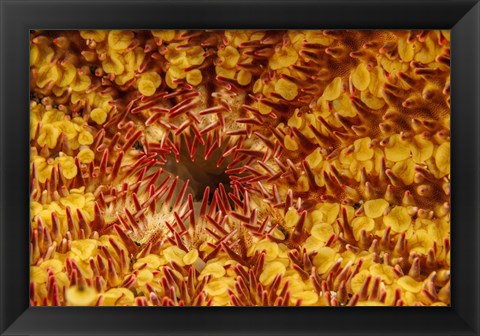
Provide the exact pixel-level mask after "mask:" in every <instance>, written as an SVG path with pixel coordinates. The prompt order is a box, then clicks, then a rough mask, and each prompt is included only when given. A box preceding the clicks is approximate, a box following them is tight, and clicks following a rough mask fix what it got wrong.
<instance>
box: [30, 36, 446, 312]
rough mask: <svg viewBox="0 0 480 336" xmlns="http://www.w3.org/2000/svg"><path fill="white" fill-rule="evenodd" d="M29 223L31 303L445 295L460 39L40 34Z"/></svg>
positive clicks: (333, 300)
mask: <svg viewBox="0 0 480 336" xmlns="http://www.w3.org/2000/svg"><path fill="white" fill-rule="evenodd" d="M30 218H31V222H30V266H29V267H30V305H31V306H449V305H450V32H449V31H446V30H408V31H404V30H188V31H187V30H158V31H146V30H111V31H108V30H88V31H81V30H78V31H74V30H68V31H62V30H32V31H31V32H30ZM25 267H27V265H25Z"/></svg>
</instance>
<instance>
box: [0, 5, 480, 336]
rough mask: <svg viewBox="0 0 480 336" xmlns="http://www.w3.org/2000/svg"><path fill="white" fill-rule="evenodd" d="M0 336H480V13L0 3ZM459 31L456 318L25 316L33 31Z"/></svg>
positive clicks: (331, 311)
mask: <svg viewBox="0 0 480 336" xmlns="http://www.w3.org/2000/svg"><path fill="white" fill-rule="evenodd" d="M0 22H1V47H0V50H1V59H0V60H1V64H0V66H1V68H0V79H1V82H0V85H1V91H0V92H1V96H0V104H1V105H0V106H1V112H0V230H1V231H0V239H1V242H0V253H1V255H0V332H1V333H2V335H130V334H138V335H154V334H155V335H164V334H165V335H167V334H168V335H177V334H182V335H187V334H188V335H190V334H192V335H257V334H258V335H307V334H338V335H347V334H348V335H354V334H369V335H374V334H375V335H376V334H378V335H380V334H382V335H388V334H396V335H403V334H409V335H479V332H480V331H479V330H480V328H479V323H480V322H479V319H478V317H479V316H480V314H479V301H480V300H479V299H480V291H479V283H480V278H479V270H480V267H479V266H480V265H479V263H480V258H479V251H480V249H479V245H480V244H479V243H480V235H479V232H480V206H479V205H480V199H479V192H480V188H479V186H480V184H479V181H480V178H479V177H480V173H479V171H480V122H479V121H480V98H479V97H480V76H479V74H480V61H479V60H480V4H479V3H478V1H472V0H460V1H445V0H443V1H441V0H433V1H428V0H421V1H410V0H406V1H398V0H395V1H376V0H375V1H372V0H368V1H366V0H365V1H364V0H358V1H354V0H339V1H334V0H328V1H327V0H300V1H294V0H280V1H269V0H255V1H251V0H247V1H245V0H244V1H240V0H230V1H219V0H204V1H193V0H177V1H153V0H152V1H148V0H142V1H125V0H123V1H109V0H102V1H78V0H77V1H58V0H41V1H32V0H0ZM39 28H41V29H79V28H96V29H103V28H122V29H132V28H135V29H140V28H141V29H152V28H155V29H162V28H168V29H175V28H183V29H200V28H201V29H223V28H230V29H233V28H237V29H242V28H258V29H266V28H269V29H272V28H279V29H320V28H321V29H327V28H328V29H346V28H353V29H452V44H451V49H452V67H451V69H452V73H451V81H452V91H451V102H452V108H451V111H452V113H451V115H452V119H451V132H452V141H451V143H452V146H453V147H452V155H451V170H452V173H451V177H452V188H453V189H452V200H451V204H452V207H451V209H452V213H451V215H452V234H451V238H452V306H451V307H447V308H445V307H430V308H427V307H398V308H381V307H362V308H354V309H349V308H311V307H303V308H301V307H296V308H287V307H285V308H267V307H258V308H219V307H210V308H194V307H179V308H175V307H168V308H152V307H150V308H149V307H131V308H127V307H125V308H124V307H122V308H109V307H96V308H86V307H83V308H74V307H62V308H54V307H52V308H47V307H39V308H33V307H29V300H28V286H29V280H28V279H29V272H28V266H27V265H28V259H29V258H28V251H29V248H28V244H29V243H28V232H29V230H28V225H29V193H28V181H29V177H28V176H29V168H28V167H29V142H28V139H29V137H28V134H29V122H28V120H29V113H28V112H27V111H28V108H29V105H28V99H27V97H28V92H29V84H28V78H29V73H28V71H29V70H28V66H27V64H28V57H29V49H28V38H29V30H30V29H39Z"/></svg>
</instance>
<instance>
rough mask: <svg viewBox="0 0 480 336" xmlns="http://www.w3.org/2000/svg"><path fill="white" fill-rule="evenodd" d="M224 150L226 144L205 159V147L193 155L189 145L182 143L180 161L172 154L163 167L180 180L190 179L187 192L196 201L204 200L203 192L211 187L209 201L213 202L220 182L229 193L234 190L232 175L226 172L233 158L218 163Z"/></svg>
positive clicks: (199, 148)
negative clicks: (188, 147)
mask: <svg viewBox="0 0 480 336" xmlns="http://www.w3.org/2000/svg"><path fill="white" fill-rule="evenodd" d="M224 150H225V148H224V146H222V147H220V148H217V149H215V150H214V151H213V152H212V153H211V155H210V156H209V157H208V158H206V159H205V147H204V146H199V147H198V149H197V150H196V151H195V155H194V156H193V157H191V156H190V153H189V151H188V149H187V146H186V145H185V144H184V143H182V146H181V148H180V155H179V159H178V162H177V160H176V158H175V156H174V155H173V154H170V155H168V156H167V162H166V163H165V165H164V166H163V167H162V168H163V169H164V171H166V172H168V173H170V174H172V175H174V176H178V178H179V180H182V181H187V180H189V181H190V182H189V187H188V189H187V194H188V193H191V194H192V196H193V200H194V201H195V202H201V201H202V199H203V194H204V193H205V190H206V189H207V187H209V194H208V201H209V202H211V201H212V200H213V197H214V194H215V190H216V189H217V188H218V187H219V186H220V184H222V185H223V187H224V188H225V191H226V192H227V194H228V193H230V192H232V191H233V188H232V180H231V178H230V176H231V175H230V174H229V173H227V172H226V171H227V170H228V168H227V166H228V165H229V164H230V162H231V161H232V160H231V158H230V157H225V158H224V160H223V161H222V162H221V164H220V165H217V163H218V162H219V160H220V158H221V157H222V155H223V153H224ZM179 185H180V184H179Z"/></svg>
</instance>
